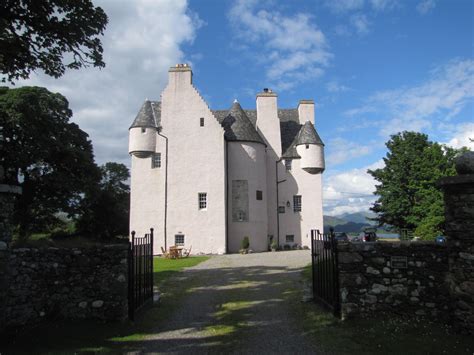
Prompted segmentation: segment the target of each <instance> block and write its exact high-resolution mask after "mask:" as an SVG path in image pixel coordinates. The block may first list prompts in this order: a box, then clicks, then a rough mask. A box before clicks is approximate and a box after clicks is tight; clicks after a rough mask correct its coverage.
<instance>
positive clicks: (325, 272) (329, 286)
mask: <svg viewBox="0 0 474 355" xmlns="http://www.w3.org/2000/svg"><path fill="white" fill-rule="evenodd" d="M311 261H312V268H313V297H314V300H315V301H316V302H319V303H321V304H322V305H323V306H325V307H327V308H329V309H330V310H331V311H332V312H333V313H334V315H335V316H336V317H339V316H340V311H341V303H340V298H339V269H338V260H337V241H336V239H335V238H334V235H333V234H321V233H319V230H316V229H313V230H311Z"/></svg>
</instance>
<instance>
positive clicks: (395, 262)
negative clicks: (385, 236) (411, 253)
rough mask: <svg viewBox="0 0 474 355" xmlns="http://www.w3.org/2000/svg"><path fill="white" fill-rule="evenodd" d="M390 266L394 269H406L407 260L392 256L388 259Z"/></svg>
mask: <svg viewBox="0 0 474 355" xmlns="http://www.w3.org/2000/svg"><path fill="white" fill-rule="evenodd" d="M390 265H391V266H392V267H393V268H394V269H406V268H407V267H408V260H407V257H406V256H392V257H391V258H390Z"/></svg>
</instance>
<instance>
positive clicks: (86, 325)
mask: <svg viewBox="0 0 474 355" xmlns="http://www.w3.org/2000/svg"><path fill="white" fill-rule="evenodd" d="M207 259H209V257H207V256H199V257H189V258H185V259H177V260H170V259H163V258H159V257H156V258H155V259H154V263H153V266H154V281H155V285H157V286H158V287H159V289H160V292H161V293H162V300H161V305H160V307H152V308H150V309H147V310H144V311H143V312H141V313H140V314H139V315H138V316H137V319H136V321H135V322H130V321H128V320H127V321H125V322H123V323H118V322H117V323H105V324H104V323H100V322H94V321H74V322H73V321H53V320H52V321H48V322H45V323H42V324H41V325H40V326H37V327H34V328H30V329H22V330H18V331H17V332H10V333H8V334H2V335H0V354H33V353H35V354H38V353H39V354H72V353H96V352H100V353H112V354H115V353H122V352H127V351H134V350H139V348H137V346H138V343H139V342H140V340H142V339H143V338H144V337H146V336H147V335H148V334H150V332H152V331H153V329H155V330H156V328H157V327H160V324H162V322H164V321H166V319H168V318H169V317H170V315H171V314H172V313H173V311H174V310H175V309H176V307H178V306H179V304H180V300H181V299H182V297H184V295H185V294H186V292H187V291H188V290H190V289H191V288H192V287H194V286H195V285H193V283H192V281H190V282H187V283H183V282H173V278H172V277H173V276H176V275H179V272H180V271H182V270H183V269H184V268H186V267H190V266H194V265H197V264H199V263H201V262H203V261H206V260H207Z"/></svg>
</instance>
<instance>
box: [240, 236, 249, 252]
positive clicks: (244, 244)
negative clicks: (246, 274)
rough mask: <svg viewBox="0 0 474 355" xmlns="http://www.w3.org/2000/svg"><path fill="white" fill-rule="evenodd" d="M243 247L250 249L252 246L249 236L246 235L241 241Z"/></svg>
mask: <svg viewBox="0 0 474 355" xmlns="http://www.w3.org/2000/svg"><path fill="white" fill-rule="evenodd" d="M240 247H241V249H248V248H249V247H250V241H249V237H247V236H245V237H244V238H243V239H242V243H240Z"/></svg>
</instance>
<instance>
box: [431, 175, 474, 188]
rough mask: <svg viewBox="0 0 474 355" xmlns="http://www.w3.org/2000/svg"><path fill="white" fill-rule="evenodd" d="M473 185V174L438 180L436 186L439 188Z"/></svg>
mask: <svg viewBox="0 0 474 355" xmlns="http://www.w3.org/2000/svg"><path fill="white" fill-rule="evenodd" d="M469 184H472V185H474V174H465V175H457V176H446V177H443V178H441V179H439V180H438V183H437V185H438V186H439V187H441V188H446V187H450V186H452V185H469Z"/></svg>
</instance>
